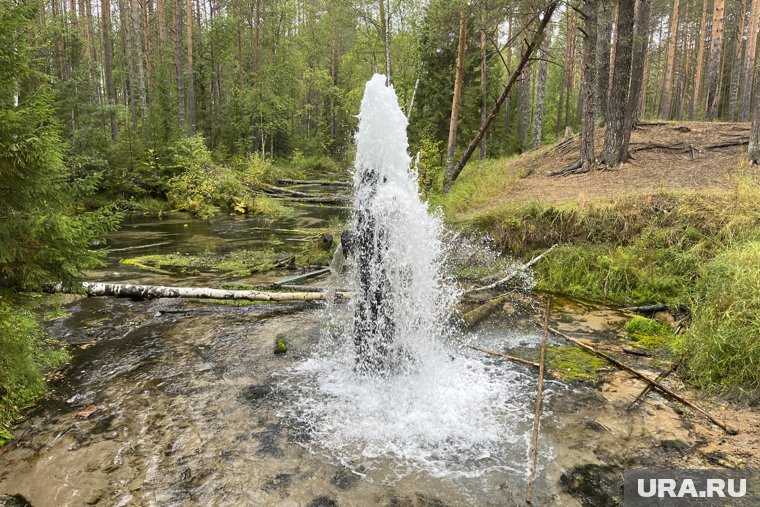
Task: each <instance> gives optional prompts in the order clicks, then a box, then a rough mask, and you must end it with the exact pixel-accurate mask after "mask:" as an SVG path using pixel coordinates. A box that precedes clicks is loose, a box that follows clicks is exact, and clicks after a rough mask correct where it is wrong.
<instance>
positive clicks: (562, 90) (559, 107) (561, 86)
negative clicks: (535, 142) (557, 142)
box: [557, 69, 565, 139]
mask: <svg viewBox="0 0 760 507" xmlns="http://www.w3.org/2000/svg"><path fill="white" fill-rule="evenodd" d="M564 72H565V71H564V69H563V70H562V78H561V80H560V83H559V102H558V103H557V139H559V138H560V137H561V136H562V109H563V108H562V104H563V103H564V101H565V74H564Z"/></svg>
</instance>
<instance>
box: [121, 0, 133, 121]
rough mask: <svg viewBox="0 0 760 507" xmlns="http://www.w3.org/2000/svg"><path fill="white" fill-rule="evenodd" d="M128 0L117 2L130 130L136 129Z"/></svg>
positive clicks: (130, 22) (130, 19) (130, 21)
mask: <svg viewBox="0 0 760 507" xmlns="http://www.w3.org/2000/svg"><path fill="white" fill-rule="evenodd" d="M129 1H130V0H119V18H120V21H121V35H122V39H123V41H124V52H125V54H126V56H127V103H128V105H129V116H130V118H131V120H132V129H133V130H136V129H137V99H136V98H135V95H136V93H135V63H134V58H133V57H132V48H133V47H134V44H133V42H132V39H133V38H132V26H131V25H132V17H131V16H130V14H129V11H130V9H129V5H128V4H127V2H129Z"/></svg>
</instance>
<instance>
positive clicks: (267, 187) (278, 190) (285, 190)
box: [256, 183, 319, 197]
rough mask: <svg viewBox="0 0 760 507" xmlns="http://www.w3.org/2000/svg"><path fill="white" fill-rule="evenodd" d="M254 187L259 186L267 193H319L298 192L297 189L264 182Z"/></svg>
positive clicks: (314, 195)
mask: <svg viewBox="0 0 760 507" xmlns="http://www.w3.org/2000/svg"><path fill="white" fill-rule="evenodd" d="M256 187H258V188H261V189H262V190H263V191H264V192H266V193H268V194H275V195H290V196H293V197H319V195H317V194H312V193H309V192H299V191H298V190H291V189H289V188H282V187H276V186H274V185H267V184H266V183H259V184H257V185H256Z"/></svg>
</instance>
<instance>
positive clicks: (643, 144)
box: [485, 122, 760, 208]
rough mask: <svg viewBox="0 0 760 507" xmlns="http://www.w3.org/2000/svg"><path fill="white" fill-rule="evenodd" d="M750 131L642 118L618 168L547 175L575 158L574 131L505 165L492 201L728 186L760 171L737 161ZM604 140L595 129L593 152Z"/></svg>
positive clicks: (741, 125)
mask: <svg viewBox="0 0 760 507" xmlns="http://www.w3.org/2000/svg"><path fill="white" fill-rule="evenodd" d="M749 132H750V124H748V123H706V122H689V123H685V122H678V123H676V122H666V123H643V124H641V125H640V126H639V127H638V128H637V129H636V130H635V131H634V132H633V135H632V136H631V153H632V155H633V157H634V158H633V159H632V160H631V161H629V162H628V163H626V164H623V165H622V166H621V167H619V168H618V169H616V170H607V171H593V172H590V173H587V174H582V175H573V176H566V177H552V176H550V174H551V173H552V172H555V171H558V170H560V169H562V168H565V167H568V166H570V165H572V164H573V162H575V160H576V159H577V157H578V153H579V148H578V141H579V140H578V136H577V135H576V136H574V137H572V138H570V139H568V140H566V141H563V142H560V143H558V144H556V145H554V146H548V147H544V148H540V149H538V150H535V151H532V152H529V153H527V154H526V155H524V156H523V157H521V158H519V159H516V160H514V161H513V162H512V163H509V164H508V166H507V167H505V168H504V171H505V179H504V186H505V188H504V189H503V192H500V193H499V195H498V199H496V198H495V199H494V202H492V203H490V204H491V205H498V204H499V203H500V202H501V203H503V202H504V199H509V200H515V201H519V200H535V201H539V202H551V203H561V202H567V201H580V202H583V201H586V200H597V199H605V198H611V197H614V196H616V195H620V194H625V193H653V192H658V191H661V190H699V189H703V190H712V191H714V190H728V189H730V188H732V187H733V185H734V183H735V181H736V178H737V177H738V176H740V175H754V176H758V175H760V170H758V169H757V168H748V167H747V166H746V164H740V162H741V161H742V158H743V156H744V154H745V153H746V150H747V141H748V139H749ZM603 144H604V132H603V129H598V131H597V137H596V149H597V153H600V152H601V147H602V145H603ZM494 197H496V196H494ZM485 207H486V208H487V207H490V206H489V203H487V204H486V206H485Z"/></svg>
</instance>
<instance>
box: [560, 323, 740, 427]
mask: <svg viewBox="0 0 760 507" xmlns="http://www.w3.org/2000/svg"><path fill="white" fill-rule="evenodd" d="M550 331H551V332H552V333H554V334H556V335H558V336H561V337H562V338H564V339H565V340H567V341H569V342H570V343H573V344H575V345H577V346H579V347H581V348H583V349H586V350H588V351H589V352H592V353H594V354H596V355H598V356H599V357H601V358H602V359H605V360H606V361H608V362H610V363H612V364H614V365H615V366H617V367H618V368H621V369H623V370H625V371H627V372H628V373H630V374H632V375H634V376H635V377H637V378H639V379H641V380H643V381H644V382H646V383H647V384H649V385H651V386H652V388H653V389H657V390H658V391H660V392H661V393H662V394H665V395H666V396H669V397H670V398H672V399H674V400H676V401H678V402H680V403H682V404H683V405H686V406H687V407H689V408H691V409H693V410H695V411H697V412H699V413H700V414H702V415H703V416H704V417H706V418H707V419H709V420H710V421H711V422H712V423H713V424H715V425H716V426H718V427H720V428H721V429H722V430H723V431H725V432H726V433H728V434H729V435H736V434H737V433H738V431H737V430H735V429H732V428H729V427H728V426H727V425H726V424H725V423H724V422H722V421H720V420H718V419H717V418H715V417H714V416H712V415H710V414H709V413H708V412H707V411H706V410H705V409H703V408H702V407H700V406H699V405H697V404H695V403H693V402H691V401H689V400H687V399H686V398H684V397H683V396H681V395H680V394H678V393H676V392H674V391H672V390H671V389H669V388H667V387H665V386H664V385H662V384H660V383H659V382H657V381H655V380H652V379H650V378H649V377H647V376H646V375H644V374H643V373H641V372H640V371H638V370H634V369H633V368H631V367H630V366H628V365H626V364H625V363H622V362H620V361H618V360H617V359H615V358H614V357H611V356H608V355H607V354H605V353H604V352H601V351H599V350H597V349H595V348H594V347H592V346H590V345H587V344H585V343H583V342H582V341H580V340H576V339H575V338H572V337H570V336H568V335H566V334H564V333H562V332H560V331H557V330H556V329H552V328H550Z"/></svg>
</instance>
